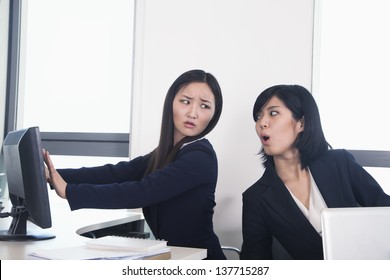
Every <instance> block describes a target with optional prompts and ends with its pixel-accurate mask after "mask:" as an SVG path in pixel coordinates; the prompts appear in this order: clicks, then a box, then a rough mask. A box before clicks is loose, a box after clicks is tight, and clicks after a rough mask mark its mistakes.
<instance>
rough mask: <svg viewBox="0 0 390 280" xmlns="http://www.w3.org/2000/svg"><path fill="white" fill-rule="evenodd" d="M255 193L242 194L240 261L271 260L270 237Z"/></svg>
mask: <svg viewBox="0 0 390 280" xmlns="http://www.w3.org/2000/svg"><path fill="white" fill-rule="evenodd" d="M257 197H258V196H257V195H256V193H255V192H250V191H246V192H244V194H243V211H242V234H243V243H242V248H241V254H240V259H242V260H261V259H268V260H269V259H272V258H273V256H272V235H271V233H269V232H268V226H267V225H266V224H265V221H264V219H263V214H262V213H261V207H260V202H259V200H258V198H257Z"/></svg>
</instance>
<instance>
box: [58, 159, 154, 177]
mask: <svg viewBox="0 0 390 280" xmlns="http://www.w3.org/2000/svg"><path fill="white" fill-rule="evenodd" d="M148 158H149V156H140V157H137V158H134V159H133V160H131V161H122V162H119V163H117V164H106V165H103V166H98V167H82V168H77V169H71V168H68V169H58V170H57V171H58V173H60V175H61V176H62V178H63V179H64V180H65V181H66V182H67V183H71V184H81V183H90V184H109V183H114V182H125V181H130V180H139V179H140V178H142V176H143V173H144V172H145V170H146V167H147V163H148Z"/></svg>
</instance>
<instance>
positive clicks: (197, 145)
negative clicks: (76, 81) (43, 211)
mask: <svg viewBox="0 0 390 280" xmlns="http://www.w3.org/2000/svg"><path fill="white" fill-rule="evenodd" d="M148 160H149V157H148V156H143V157H137V158H135V159H133V160H131V161H129V162H120V163H118V164H116V165H105V166H101V167H94V168H81V169H62V170H58V172H59V173H60V174H61V175H62V176H63V178H64V179H65V181H67V183H68V185H67V188H66V196H67V199H68V202H69V205H70V207H71V209H72V210H75V209H80V208H103V209H126V208H139V207H142V208H143V212H144V216H145V219H146V221H147V223H148V225H149V227H150V228H151V230H152V232H153V234H154V236H155V237H156V238H157V239H164V240H166V241H168V245H172V246H185V247H195V248H206V249H207V257H208V258H209V259H225V256H224V255H223V253H222V250H221V246H220V243H219V240H218V237H217V236H216V235H215V233H214V231H213V221H212V218H213V214H214V210H213V208H214V206H215V199H214V198H215V197H214V193H215V187H216V183H217V176H218V165H217V157H216V154H215V152H214V150H213V147H212V145H211V144H210V142H209V141H208V140H206V139H203V140H198V141H195V142H193V143H191V144H187V145H186V146H184V147H182V149H181V150H180V151H179V152H178V154H177V156H176V159H175V160H174V161H173V162H172V163H170V164H169V165H168V166H166V167H165V168H163V169H160V170H158V171H156V172H153V173H151V174H149V175H147V176H145V177H144V172H145V170H146V167H147V165H148Z"/></svg>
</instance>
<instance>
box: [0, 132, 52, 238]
mask: <svg viewBox="0 0 390 280" xmlns="http://www.w3.org/2000/svg"><path fill="white" fill-rule="evenodd" d="M3 153H4V163H5V169H6V172H5V173H6V178H7V182H8V190H9V198H10V200H11V203H12V208H11V212H9V213H8V214H9V216H11V217H12V222H11V225H10V227H9V229H8V230H5V231H1V232H0V240H3V241H4V240H7V241H8V240H9V241H18V240H41V239H49V238H53V237H54V236H53V235H50V234H43V233H36V234H34V233H31V232H28V231H27V220H29V221H31V222H32V223H34V224H36V225H37V226H39V227H40V228H50V227H51V213H50V204H49V196H48V185H47V182H46V176H45V166H44V161H43V154H42V143H41V137H40V131H39V128H38V127H30V128H27V129H22V130H15V131H12V132H9V133H8V135H7V137H6V138H5V139H4V143H3ZM3 214H4V213H3Z"/></svg>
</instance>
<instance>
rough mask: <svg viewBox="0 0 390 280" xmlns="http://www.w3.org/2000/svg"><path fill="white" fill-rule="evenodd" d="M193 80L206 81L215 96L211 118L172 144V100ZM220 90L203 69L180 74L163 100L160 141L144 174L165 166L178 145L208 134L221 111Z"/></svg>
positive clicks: (210, 75) (178, 148) (214, 79)
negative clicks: (198, 128)
mask: <svg viewBox="0 0 390 280" xmlns="http://www.w3.org/2000/svg"><path fill="white" fill-rule="evenodd" d="M193 82H201V83H206V84H207V85H208V86H209V87H210V89H211V91H212V93H213V94H214V98H215V111H214V115H213V117H212V119H211V120H210V122H209V124H208V125H207V127H206V128H205V129H204V130H203V131H202V132H201V133H200V134H198V135H196V136H186V137H184V138H183V139H182V140H180V141H179V142H178V143H176V145H174V129H175V126H174V123H173V107H172V104H173V100H174V98H175V96H176V94H177V93H178V92H179V91H180V90H181V89H182V88H183V87H185V86H187V85H188V84H190V83H193ZM222 103H223V100H222V92H221V88H220V86H219V84H218V81H217V80H216V78H215V77H214V76H213V75H212V74H210V73H206V72H205V71H203V70H197V69H196V70H190V71H187V72H185V73H183V74H181V75H180V76H179V77H178V78H177V79H176V80H175V81H174V82H173V84H172V85H171V87H170V88H169V90H168V92H167V95H166V97H165V101H164V107H163V114H162V123H161V132H160V141H159V144H158V146H157V148H156V149H155V150H154V151H153V152H151V154H150V159H149V164H148V167H147V169H146V172H145V175H146V174H149V173H151V172H153V171H155V170H158V169H161V168H163V167H164V166H166V165H167V164H168V163H170V162H172V161H173V160H174V159H175V157H176V154H177V152H178V151H179V150H180V147H181V146H182V145H183V144H184V143H188V142H191V141H193V140H196V139H199V138H202V137H203V136H205V135H206V134H208V133H209V132H210V131H211V130H213V128H214V127H215V125H216V124H217V123H218V120H219V117H220V116H221V112H222Z"/></svg>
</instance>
